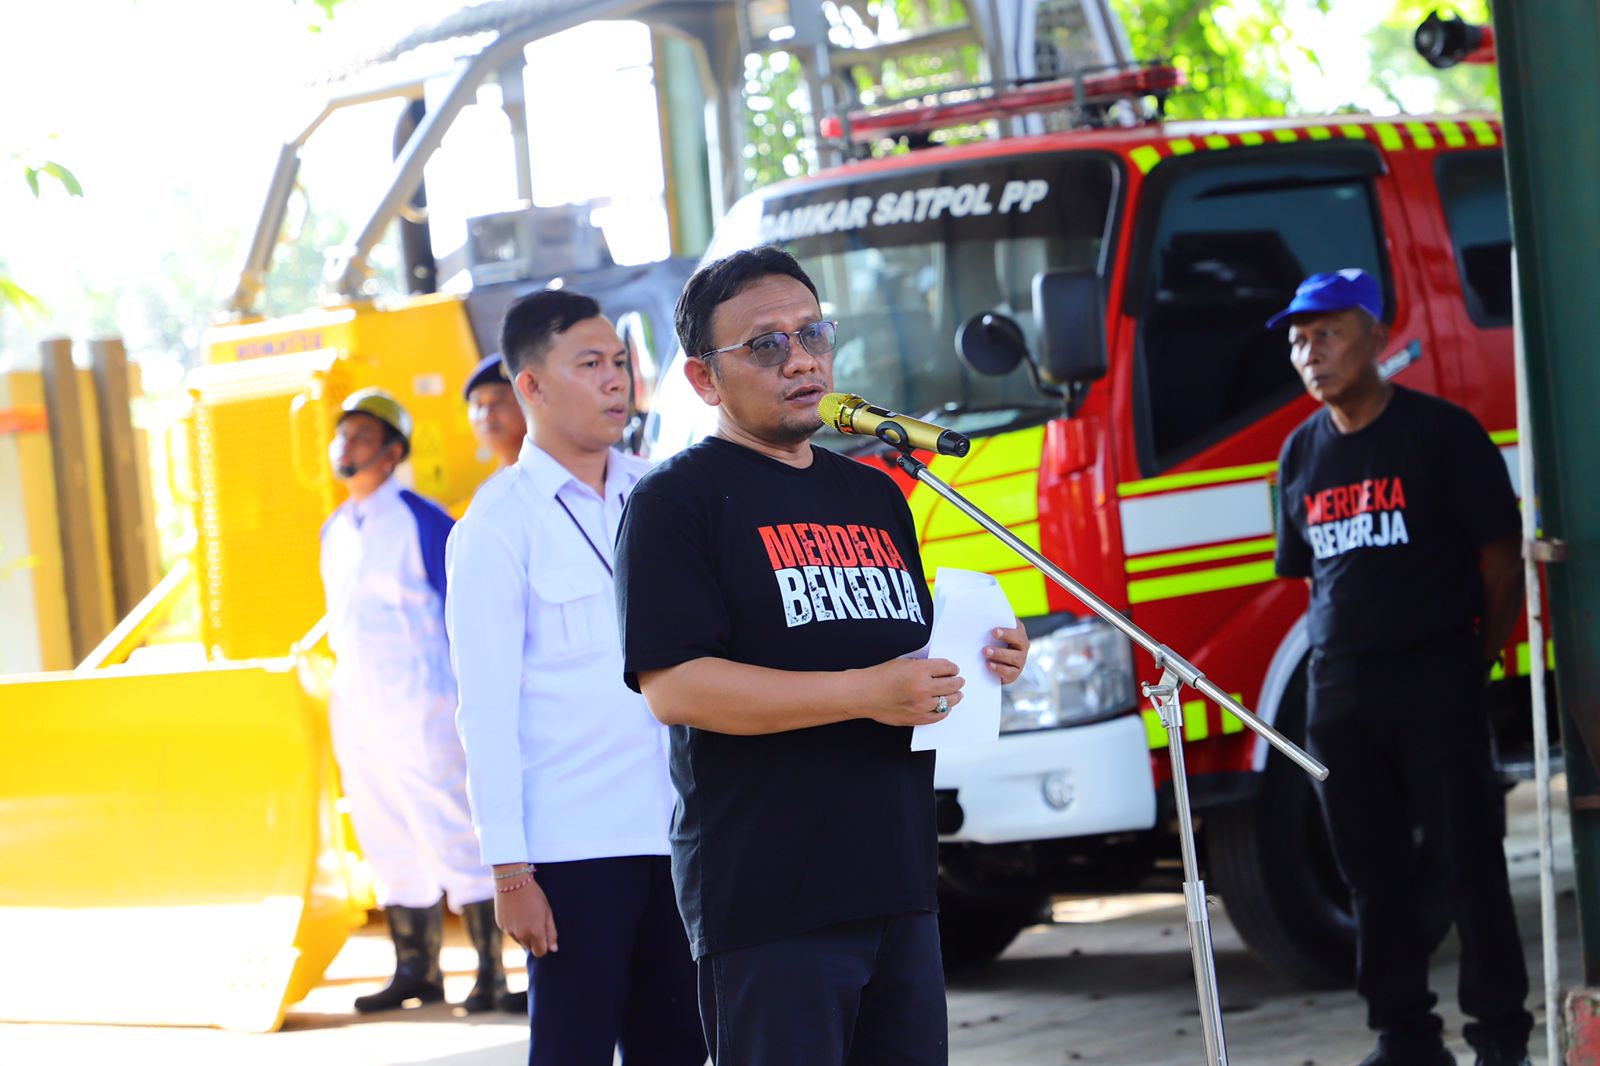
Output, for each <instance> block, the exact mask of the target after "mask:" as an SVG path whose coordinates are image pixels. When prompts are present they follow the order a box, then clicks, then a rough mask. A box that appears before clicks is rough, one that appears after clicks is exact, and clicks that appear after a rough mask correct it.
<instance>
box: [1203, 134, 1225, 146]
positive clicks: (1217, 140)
mask: <svg viewBox="0 0 1600 1066" xmlns="http://www.w3.org/2000/svg"><path fill="white" fill-rule="evenodd" d="M1206 147H1207V148H1217V149H1221V148H1228V147H1231V146H1230V145H1229V144H1228V138H1226V137H1223V136H1222V135H1220V134H1216V133H1213V134H1211V136H1209V137H1207V138H1206Z"/></svg>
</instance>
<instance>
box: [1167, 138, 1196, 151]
mask: <svg viewBox="0 0 1600 1066" xmlns="http://www.w3.org/2000/svg"><path fill="white" fill-rule="evenodd" d="M1167 147H1168V148H1171V149H1172V154H1173V155H1188V154H1190V153H1191V152H1193V151H1194V142H1193V141H1191V140H1190V139H1189V138H1187V137H1179V138H1178V139H1177V140H1175V141H1173V142H1172V143H1171V144H1169V145H1168V146H1167Z"/></svg>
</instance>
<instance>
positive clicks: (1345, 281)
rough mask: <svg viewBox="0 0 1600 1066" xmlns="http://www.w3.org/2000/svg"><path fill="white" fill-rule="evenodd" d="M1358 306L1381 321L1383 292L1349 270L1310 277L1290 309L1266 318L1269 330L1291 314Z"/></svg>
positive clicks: (1366, 276) (1368, 277) (1360, 273)
mask: <svg viewBox="0 0 1600 1066" xmlns="http://www.w3.org/2000/svg"><path fill="white" fill-rule="evenodd" d="M1352 307H1359V308H1361V309H1363V310H1364V311H1366V312H1367V313H1368V314H1370V315H1371V316H1372V317H1373V318H1376V319H1380V320H1381V319H1382V318H1383V290H1382V289H1380V288H1378V283H1377V282H1376V281H1374V280H1372V276H1371V275H1370V274H1368V273H1367V272H1366V271H1365V270H1357V269H1355V268H1353V267H1352V268H1350V269H1348V270H1335V271H1333V272H1332V273H1329V274H1313V275H1311V276H1310V277H1309V278H1307V279H1306V280H1304V281H1302V282H1301V283H1300V287H1299V288H1298V289H1296V290H1294V299H1293V300H1291V301H1289V306H1288V307H1285V308H1284V309H1283V310H1282V311H1279V312H1278V313H1277V314H1275V315H1273V316H1272V317H1271V318H1269V319H1267V328H1268V329H1277V328H1278V327H1279V326H1281V325H1283V323H1284V321H1285V320H1286V319H1288V318H1289V317H1290V316H1291V315H1299V314H1305V313H1313V312H1326V311H1348V310H1349V309H1350V308H1352Z"/></svg>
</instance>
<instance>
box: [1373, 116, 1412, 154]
mask: <svg viewBox="0 0 1600 1066" xmlns="http://www.w3.org/2000/svg"><path fill="white" fill-rule="evenodd" d="M1374 129H1376V130H1377V131H1378V143H1379V144H1381V145H1383V147H1384V148H1385V149H1387V150H1388V151H1391V152H1398V151H1399V150H1400V149H1402V148H1404V147H1405V146H1406V142H1405V141H1402V140H1401V139H1400V131H1399V130H1397V129H1395V128H1394V127H1393V126H1392V125H1390V124H1389V123H1387V122H1380V123H1378V124H1377V126H1375V127H1374Z"/></svg>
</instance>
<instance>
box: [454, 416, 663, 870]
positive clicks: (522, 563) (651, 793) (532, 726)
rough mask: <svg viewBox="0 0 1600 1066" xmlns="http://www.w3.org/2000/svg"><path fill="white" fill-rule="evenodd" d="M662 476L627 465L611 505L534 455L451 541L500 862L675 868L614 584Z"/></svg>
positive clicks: (652, 734) (481, 803)
mask: <svg viewBox="0 0 1600 1066" xmlns="http://www.w3.org/2000/svg"><path fill="white" fill-rule="evenodd" d="M647 469H648V465H647V464H646V463H645V462H644V461H643V460H640V459H636V458H634V457H632V456H626V455H622V454H621V453H617V452H613V453H612V454H611V455H610V456H609V457H608V458H607V463H606V483H605V490H606V491H605V495H604V497H603V498H602V497H599V496H596V495H595V492H594V490H593V489H592V488H590V487H589V486H588V485H585V484H584V483H583V482H581V481H580V480H578V479H577V478H576V477H574V476H573V475H572V474H571V473H570V472H569V471H568V470H567V469H566V468H565V467H563V466H562V465H561V464H560V463H558V462H556V460H555V459H553V458H552V457H551V456H550V455H549V453H547V452H545V451H544V450H543V449H541V448H540V447H538V446H537V445H536V444H534V443H533V441H532V439H528V440H524V441H523V444H522V452H521V454H520V455H519V456H518V458H517V461H516V462H515V463H514V464H512V465H511V466H509V467H507V468H506V469H505V470H502V471H500V472H499V473H498V474H496V475H494V476H493V477H492V478H490V479H489V480H488V481H487V482H485V483H484V485H483V486H482V487H481V488H480V489H479V490H478V494H477V496H475V497H474V498H473V500H472V504H471V506H470V507H469V508H468V509H467V513H466V514H465V515H464V516H463V517H462V519H461V521H459V522H457V523H456V526H455V529H454V530H453V531H452V532H451V534H450V540H449V543H448V545H447V547H446V552H445V560H446V562H445V566H446V569H447V572H448V574H449V593H448V597H447V599H446V603H445V620H446V624H447V626H448V628H449V632H450V653H451V657H452V660H453V662H454V665H455V672H456V679H457V687H458V689H459V692H460V704H459V706H458V708H457V711H456V728H457V729H458V730H459V732H460V734H461V741H462V744H463V746H464V747H465V748H466V752H467V794H468V797H469V799H470V800H471V806H472V821H473V825H474V827H475V828H476V829H477V831H478V841H479V844H480V846H481V849H482V857H483V861H484V862H485V863H490V864H494V863H507V862H522V861H528V862H534V863H541V862H566V861H571V860H574V859H597V858H608V857H615V856H622V855H666V854H668V853H669V849H668V845H667V831H668V828H669V825H670V822H671V818H672V808H673V804H674V802H675V799H676V794H675V793H674V792H673V789H672V782H671V779H670V777H669V776H668V771H667V730H666V727H664V726H662V725H661V724H660V723H659V722H657V721H656V719H655V718H654V717H653V716H652V715H651V713H650V710H649V708H648V707H646V706H645V703H644V700H643V698H642V697H640V696H639V695H637V694H636V693H634V692H632V691H630V690H629V689H628V687H627V686H626V685H625V684H623V681H622V644H621V640H620V639H619V636H618V633H617V612H616V601H615V596H614V594H613V591H612V577H611V572H610V567H611V566H612V565H613V556H612V546H613V544H614V543H615V542H616V533H617V528H618V527H619V526H620V524H621V521H622V508H623V504H624V503H625V501H626V500H627V496H628V494H629V493H630V492H632V491H633V486H634V484H635V483H636V482H638V480H639V478H640V477H642V476H643V475H644V473H645V471H646V470H647ZM563 504H564V505H565V508H563V506H562V505H563ZM569 511H570V512H571V513H570V514H569V513H568V512H569ZM580 527H581V531H580Z"/></svg>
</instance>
